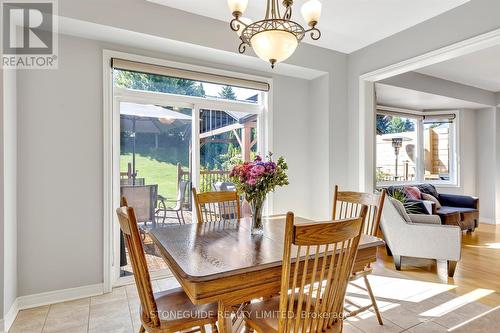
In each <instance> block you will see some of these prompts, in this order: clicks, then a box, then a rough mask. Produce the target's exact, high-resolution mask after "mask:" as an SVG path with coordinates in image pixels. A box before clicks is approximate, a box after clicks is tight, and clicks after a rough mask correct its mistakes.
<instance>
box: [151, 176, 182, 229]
mask: <svg viewBox="0 0 500 333" xmlns="http://www.w3.org/2000/svg"><path fill="white" fill-rule="evenodd" d="M188 184H189V182H188V181H185V180H181V181H180V182H179V189H178V190H177V198H176V199H175V200H169V199H167V198H166V197H164V196H162V195H158V209H157V210H156V217H159V218H160V219H162V221H161V224H162V225H164V224H165V220H166V219H167V213H168V212H175V214H176V215H177V220H178V221H179V224H186V220H184V208H183V207H184V203H185V199H186V188H187V186H188ZM169 202H170V203H174V205H173V207H169V206H167V203H169ZM161 213H163V214H162V215H160V214H161Z"/></svg>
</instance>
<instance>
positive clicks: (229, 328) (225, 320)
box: [217, 301, 233, 333]
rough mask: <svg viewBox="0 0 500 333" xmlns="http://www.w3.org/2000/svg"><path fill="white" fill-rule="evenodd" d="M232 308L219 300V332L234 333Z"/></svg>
mask: <svg viewBox="0 0 500 333" xmlns="http://www.w3.org/2000/svg"><path fill="white" fill-rule="evenodd" d="M231 310H232V308H231V307H230V306H229V305H227V304H224V302H222V301H219V306H218V318H217V320H218V325H219V333H232V332H233V325H232V321H231Z"/></svg>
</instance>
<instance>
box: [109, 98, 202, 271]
mask: <svg viewBox="0 0 500 333" xmlns="http://www.w3.org/2000/svg"><path fill="white" fill-rule="evenodd" d="M143 97H144V98H143V99H142V101H140V102H138V101H137V100H138V99H135V101H133V100H134V99H132V98H127V97H126V96H123V97H121V98H117V102H116V104H117V107H118V109H119V114H120V144H119V172H120V185H119V186H120V196H123V197H125V198H126V199H127V201H128V205H129V206H131V207H134V210H135V213H136V217H137V221H138V224H139V229H140V232H141V234H142V236H143V243H144V249H145V252H146V259H147V262H148V267H149V270H150V272H151V273H152V274H156V275H158V274H159V273H162V272H163V273H164V275H165V274H168V273H169V272H168V267H167V266H166V264H165V262H164V261H163V259H162V258H161V257H160V256H159V254H158V253H157V251H156V249H155V247H154V245H153V242H152V240H151V238H150V237H149V233H148V231H149V230H151V228H156V227H164V226H168V225H171V224H183V223H190V222H191V221H192V214H191V206H190V200H189V186H188V185H189V183H190V181H191V174H192V162H191V156H192V154H191V151H192V133H191V129H192V109H191V108H189V107H177V106H172V105H169V104H168V103H158V102H155V101H148V98H147V96H143ZM119 257H120V276H121V277H123V276H127V275H131V274H132V267H131V264H130V260H129V258H128V253H127V251H126V249H125V245H124V243H123V239H122V237H121V235H120V244H119Z"/></svg>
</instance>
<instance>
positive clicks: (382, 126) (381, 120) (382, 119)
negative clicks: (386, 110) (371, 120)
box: [377, 114, 389, 134]
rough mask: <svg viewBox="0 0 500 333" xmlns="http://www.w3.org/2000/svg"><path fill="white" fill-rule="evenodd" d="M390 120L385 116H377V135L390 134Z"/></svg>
mask: <svg viewBox="0 0 500 333" xmlns="http://www.w3.org/2000/svg"><path fill="white" fill-rule="evenodd" d="M388 131H389V119H388V117H387V116H385V115H383V114H378V115H377V134H387V133H389V132H388Z"/></svg>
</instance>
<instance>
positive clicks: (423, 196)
mask: <svg viewBox="0 0 500 333" xmlns="http://www.w3.org/2000/svg"><path fill="white" fill-rule="evenodd" d="M422 199H423V200H429V201H432V202H434V203H435V204H436V209H439V208H441V203H440V202H439V200H438V199H436V197H434V196H432V195H430V194H427V193H422Z"/></svg>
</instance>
